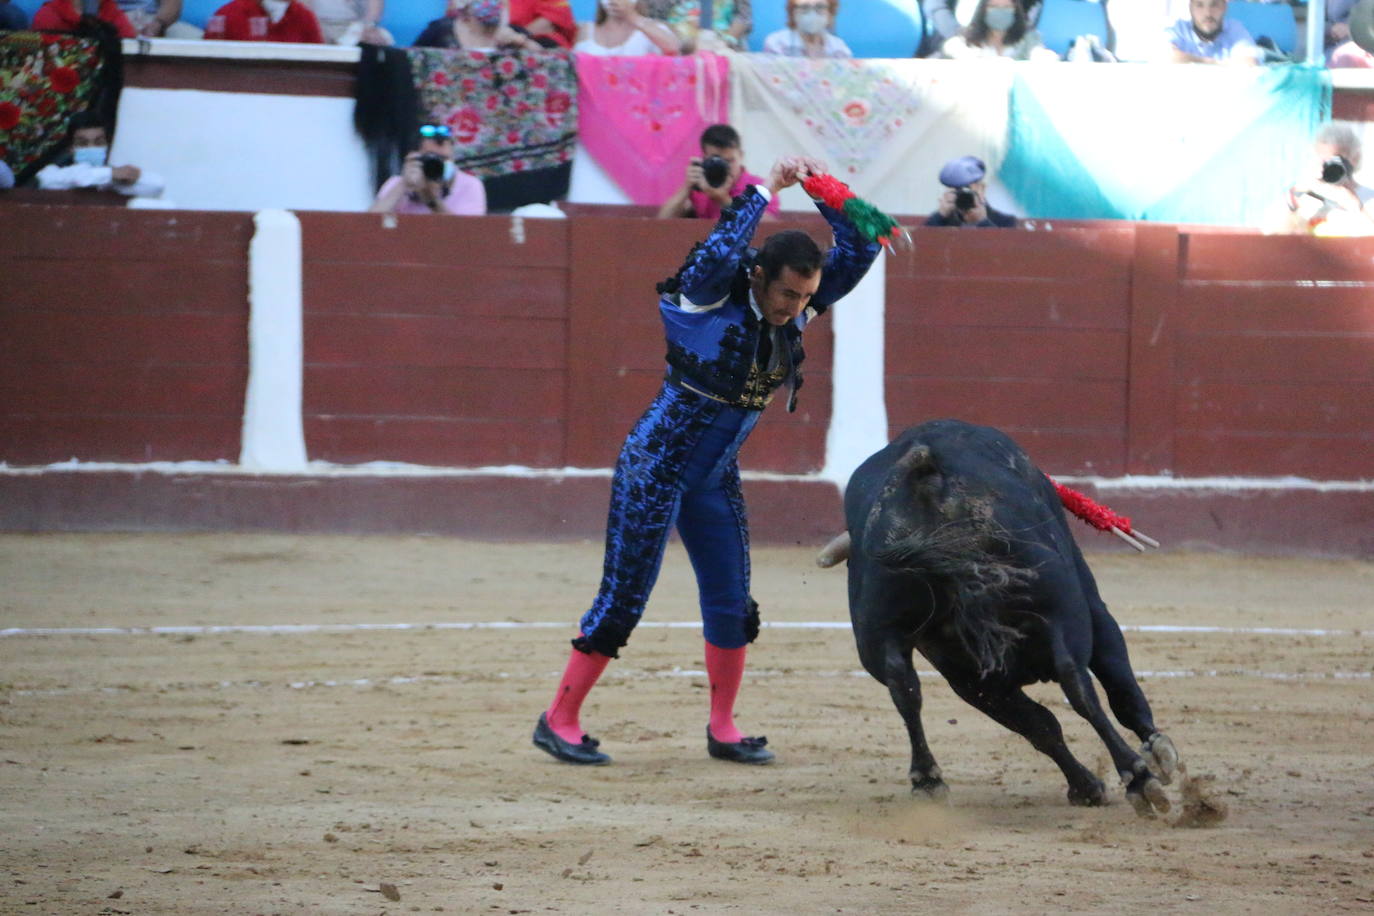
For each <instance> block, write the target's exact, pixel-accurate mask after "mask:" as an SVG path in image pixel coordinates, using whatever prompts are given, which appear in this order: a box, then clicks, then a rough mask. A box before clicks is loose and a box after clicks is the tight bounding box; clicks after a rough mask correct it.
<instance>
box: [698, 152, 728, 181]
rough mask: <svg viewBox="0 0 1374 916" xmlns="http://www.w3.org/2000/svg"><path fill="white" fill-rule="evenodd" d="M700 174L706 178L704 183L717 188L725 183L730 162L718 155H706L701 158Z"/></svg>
mask: <svg viewBox="0 0 1374 916" xmlns="http://www.w3.org/2000/svg"><path fill="white" fill-rule="evenodd" d="M701 174H702V176H703V177H704V178H705V179H706V183H707V184H709V185H710V186H711V187H713V188H718V187H720V186H721V185H723V184H725V181H726V179H727V178H729V177H730V163H728V162H726V161H725V160H724V159H722V158H721V157H720V156H707V157H706V158H705V159H703V160H701Z"/></svg>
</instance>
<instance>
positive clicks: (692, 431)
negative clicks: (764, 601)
mask: <svg viewBox="0 0 1374 916" xmlns="http://www.w3.org/2000/svg"><path fill="white" fill-rule="evenodd" d="M758 418H759V411H754V410H745V409H742V408H738V407H730V406H728V405H726V404H723V403H720V402H718V401H713V400H711V399H709V398H705V397H702V396H701V395H698V394H696V393H694V392H691V391H687V390H685V389H682V388H679V387H677V386H675V385H672V384H664V386H663V388H662V389H661V390H660V391H659V393H658V396H657V397H656V398H654V401H653V403H652V404H650V405H649V409H648V410H647V411H645V412H644V415H643V416H642V417H640V419H639V421H638V422H637V423H636V424H635V427H634V429H633V430H631V431H630V434H629V436H628V437H627V438H626V440H625V445H624V446H623V447H622V448H621V451H620V458H619V459H618V460H617V462H616V467H615V475H614V477H613V478H612V481H611V507H610V512H609V515H608V518H607V523H606V555H605V563H604V566H603V572H602V579H601V588H600V589H599V591H598V592H597V596H596V600H595V602H593V604H592V607H591V609H590V610H589V611H587V613H586V614H585V615H583V617H582V621H581V628H582V636H581V638H579V639H577V640H574V645H576V646H577V647H578V648H579V649H582V650H583V651H591V650H595V651H597V652H600V653H602V654H603V655H612V656H614V655H616V654H617V650H618V649H619V648H620V647H621V646H623V645H625V643H626V642H627V641H628V640H629V636H630V632H631V631H632V630H633V629H634V627H635V625H636V624H637V623H639V619H640V617H641V616H642V615H643V613H644V605H645V604H646V603H647V602H648V600H649V593H650V592H651V591H652V590H653V587H654V582H655V581H656V580H657V579H658V572H659V568H660V566H661V565H662V562H663V550H664V546H665V545H666V544H667V541H668V535H669V533H670V532H671V530H672V528H673V526H674V525H676V526H677V530H678V534H679V535H680V536H681V537H682V543H683V545H684V546H685V547H686V548H687V554H688V556H689V557H690V558H691V561H692V569H693V571H694V572H695V573H696V579H697V588H698V592H699V597H700V603H701V618H702V624H703V627H704V629H705V636H706V640H707V641H708V642H710V643H711V644H712V645H716V646H720V647H721V648H724V649H735V648H739V647H740V646H743V645H745V644H746V643H748V642H752V641H753V639H754V637H755V636H757V635H758V606H757V605H756V604H754V602H753V600H752V598H751V597H750V595H749V527H748V519H747V516H746V514H745V508H744V495H743V493H742V492H741V490H740V478H739V464H738V462H737V460H736V456H737V455H738V453H739V448H740V446H741V445H743V443H744V440H745V439H746V438H747V437H748V436H749V433H750V431H751V430H752V429H753V428H754V424H755V423H756V422H757V421H758Z"/></svg>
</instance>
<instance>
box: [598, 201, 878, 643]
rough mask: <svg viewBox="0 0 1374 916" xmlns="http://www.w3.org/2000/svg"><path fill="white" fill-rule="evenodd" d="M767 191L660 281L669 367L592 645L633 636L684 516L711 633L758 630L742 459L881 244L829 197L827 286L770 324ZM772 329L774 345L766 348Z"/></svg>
mask: <svg viewBox="0 0 1374 916" xmlns="http://www.w3.org/2000/svg"><path fill="white" fill-rule="evenodd" d="M768 199H769V198H768V192H767V191H766V190H764V189H761V188H759V187H757V186H753V185H751V186H750V187H749V188H748V189H746V190H745V192H744V193H743V194H741V195H740V196H739V197H737V198H735V199H734V201H733V202H732V203H731V205H730V206H729V207H727V208H726V209H725V210H724V211H722V213H721V216H720V220H719V222H717V223H716V226H715V229H714V230H713V231H712V232H711V234H710V235H709V236H707V238H706V240H705V241H704V242H702V243H700V244H699V245H697V246H696V247H695V248H694V249H693V250H692V253H691V254H690V255H689V256H688V258H687V262H686V264H684V265H683V267H682V269H681V270H679V271H678V273H677V275H676V276H674V277H672V278H670V279H669V280H667V281H665V282H664V283H661V284H660V285H659V294H660V298H659V303H658V307H659V312H660V314H661V315H662V317H663V325H664V329H665V331H666V334H667V339H668V372H667V377H666V378H665V379H664V383H663V387H662V388H661V389H660V390H659V393H658V396H657V397H655V398H654V401H653V403H652V404H650V405H649V409H648V410H647V411H645V413H644V415H643V416H642V417H641V418H640V419H639V421H638V422H637V423H636V424H635V427H634V429H633V430H631V432H630V435H629V436H628V438H626V440H625V445H624V447H623V448H622V449H621V452H620V458H619V460H618V461H617V462H616V468H615V476H614V479H613V481H612V485H611V508H610V516H609V519H608V521H607V525H606V556H605V564H604V568H603V574H602V580H601V588H600V590H599V592H598V593H597V597H596V601H595V602H594V603H593V605H592V607H591V609H590V610H589V611H587V613H586V614H585V615H584V616H583V617H582V621H581V630H582V633H581V636H579V637H578V638H577V639H575V640H573V645H574V646H575V647H577V648H578V649H580V650H582V651H584V652H591V651H596V652H600V653H602V654H603V655H611V656H614V655H616V654H617V652H618V650H619V649H620V647H621V646H623V645H625V643H626V642H627V641H628V640H629V636H630V632H631V630H633V629H634V627H635V624H636V623H638V622H639V618H640V616H641V615H642V613H643V611H644V605H645V603H646V602H647V601H648V598H649V592H650V591H651V590H652V589H653V586H654V582H655V580H656V579H657V577H658V570H659V567H660V565H661V563H662V559H663V548H664V544H665V543H666V542H667V538H668V533H669V532H670V531H671V530H672V528H673V526H674V524H676V525H677V528H678V532H679V534H680V535H681V536H682V541H683V544H684V545H685V546H686V548H687V552H688V555H689V556H690V557H691V560H692V567H693V570H694V571H695V572H696V577H697V585H698V589H699V591H700V600H701V611H702V620H703V624H704V627H705V636H706V639H707V641H708V642H710V643H712V644H713V645H717V646H720V647H722V648H726V649H731V648H737V647H739V646H742V645H744V644H746V643H748V642H752V641H753V639H754V637H755V636H756V635H757V634H758V605H757V604H756V603H754V601H753V599H752V598H751V597H750V595H749V529H748V522H747V518H746V515H745V509H744V499H743V496H742V494H741V492H740V481H739V465H738V463H737V462H736V455H737V454H738V452H739V448H740V446H741V445H743V444H744V440H745V439H746V438H747V437H748V435H749V432H750V431H751V430H752V429H753V428H754V424H755V423H756V422H757V421H758V418H759V414H760V412H761V411H762V410H763V409H764V408H765V407H767V406H768V403H769V402H770V401H771V400H772V397H773V393H774V392H775V391H776V390H777V389H778V388H779V387H780V386H781V385H783V384H784V383H787V384H790V386H791V389H792V396H791V398H789V404H788V408H789V410H790V409H791V408H792V407H793V405H794V404H795V399H796V391H797V389H798V388H800V387H801V380H802V376H801V364H802V361H803V360H804V359H805V356H806V354H805V352H804V351H803V349H802V331H803V330H804V329H805V328H806V325H807V322H808V321H810V320H811V319H812V318H814V317H816V316H817V315H820V314H822V313H824V312H825V310H826V309H828V308H829V307H830V306H831V305H832V304H833V303H834V302H836V301H837V300H839V299H840V298H842V297H843V296H844V295H846V294H847V293H848V292H849V291H850V290H851V289H853V288H854V286H855V285H856V284H857V283H858V282H859V280H861V279H862V278H863V275H864V274H865V273H866V272H867V271H868V268H869V266H870V265H872V263H873V260H874V258H876V257H877V255H878V250H879V249H878V245H877V244H876V243H872V242H867V241H865V240H864V239H863V238H862V237H861V236H860V235H859V234H858V232H857V231H856V230H855V229H854V227H853V225H851V224H850V222H849V221H848V219H846V218H845V217H844V215H843V214H841V213H839V212H838V211H835V210H833V209H831V208H829V207H827V206H825V205H823V204H817V207H818V208H819V209H820V211H821V213H822V214H823V215H824V216H825V218H826V220H828V221H829V223H830V226H831V229H832V231H833V233H834V236H835V244H834V246H833V247H832V248H831V249H830V251H829V252H828V253H827V254H826V256H825V260H824V262H823V264H822V270H821V283H820V287H819V289H818V290H817V291H816V294H815V295H814V296H813V297H812V298H811V302H810V304H809V305H808V306H807V307H806V309H805V310H804V311H803V312H802V314H801V315H799V316H798V317H797V318H796V319H794V320H793V321H791V322H789V323H788V324H786V325H783V326H781V327H775V326H773V325H770V324H768V322H767V321H765V320H764V318H763V316H762V314H761V313H760V311H759V310H758V308H757V307H756V306H755V304H754V303H753V300H752V296H751V293H750V283H749V272H750V270H751V268H752V267H753V264H754V256H755V253H756V252H755V250H754V249H752V248H750V247H749V242H750V240H751V239H752V238H753V236H754V231H755V229H757V228H758V224H759V220H760V218H761V217H762V216H763V211H764V208H765V206H766V205H767V203H768ZM765 337H767V340H768V343H769V344H770V345H771V346H763V347H761V344H763V342H764V339H765ZM763 353H767V354H768V355H767V356H766V357H764V356H763V355H762V354H763Z"/></svg>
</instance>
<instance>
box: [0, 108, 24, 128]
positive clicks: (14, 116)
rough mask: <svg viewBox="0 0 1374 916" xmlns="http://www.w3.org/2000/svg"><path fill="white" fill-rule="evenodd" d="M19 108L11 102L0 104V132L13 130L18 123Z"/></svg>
mask: <svg viewBox="0 0 1374 916" xmlns="http://www.w3.org/2000/svg"><path fill="white" fill-rule="evenodd" d="M19 114H20V112H19V106H18V105H16V104H14V103H13V102H0V130H14V126H15V125H16V124H18V123H19Z"/></svg>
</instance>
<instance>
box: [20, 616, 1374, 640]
mask: <svg viewBox="0 0 1374 916" xmlns="http://www.w3.org/2000/svg"><path fill="white" fill-rule="evenodd" d="M760 626H761V627H763V628H764V629H772V630H848V629H849V628H850V624H849V622H848V621H843V620H765V621H763V622H762V623H761V624H760ZM639 627H641V628H643V629H649V630H700V629H701V621H699V620H645V621H642V622H641V623H640V624H639ZM573 628H574V624H573V623H570V622H568V621H551V620H485V621H435V622H433V623H270V624H269V623H264V624H217V625H202V626H190V625H188V626H157V627H7V628H5V629H2V630H0V638H7V637H16V636H188V635H189V636H213V635H216V634H227V633H353V632H369V631H379V630H555V629H564V630H569V631H571V630H572V629H573ZM1121 630H1122V632H1124V633H1198V634H1220V635H1231V636H1344V637H1350V636H1354V637H1368V636H1374V628H1371V629H1369V630H1322V629H1305V628H1296V627H1217V626H1174V625H1172V624H1123V625H1122V626H1121Z"/></svg>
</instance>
